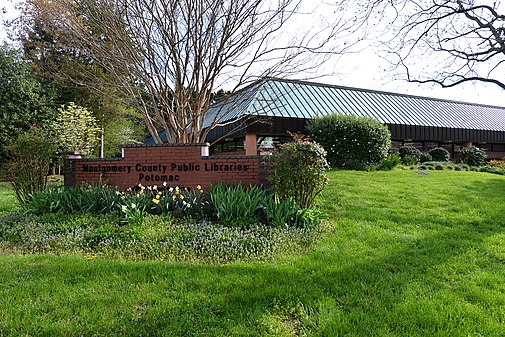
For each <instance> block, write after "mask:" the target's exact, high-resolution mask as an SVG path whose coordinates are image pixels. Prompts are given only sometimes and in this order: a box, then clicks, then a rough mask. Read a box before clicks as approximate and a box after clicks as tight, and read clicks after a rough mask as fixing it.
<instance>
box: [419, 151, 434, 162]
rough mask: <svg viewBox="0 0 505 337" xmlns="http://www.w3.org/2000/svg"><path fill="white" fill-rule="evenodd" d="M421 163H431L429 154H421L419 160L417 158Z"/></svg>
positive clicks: (431, 158)
mask: <svg viewBox="0 0 505 337" xmlns="http://www.w3.org/2000/svg"><path fill="white" fill-rule="evenodd" d="M419 161H420V162H421V163H426V162H427V161H433V157H432V156H431V154H429V153H424V152H423V153H421V158H419Z"/></svg>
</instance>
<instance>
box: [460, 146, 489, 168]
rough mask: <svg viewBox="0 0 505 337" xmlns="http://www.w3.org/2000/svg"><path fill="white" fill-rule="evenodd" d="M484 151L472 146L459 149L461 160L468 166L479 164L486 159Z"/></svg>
mask: <svg viewBox="0 0 505 337" xmlns="http://www.w3.org/2000/svg"><path fill="white" fill-rule="evenodd" d="M486 157H487V156H486V151H484V150H483V149H481V148H478V147H475V146H472V147H466V148H464V149H462V150H461V152H460V158H461V162H462V163H464V164H467V165H470V166H481V165H482V164H483V163H484V162H485V161H486Z"/></svg>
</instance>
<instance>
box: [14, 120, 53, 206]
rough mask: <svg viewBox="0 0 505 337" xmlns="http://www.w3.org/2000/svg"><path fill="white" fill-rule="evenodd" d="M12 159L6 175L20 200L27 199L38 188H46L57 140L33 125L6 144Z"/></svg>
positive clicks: (25, 200)
mask: <svg viewBox="0 0 505 337" xmlns="http://www.w3.org/2000/svg"><path fill="white" fill-rule="evenodd" d="M5 150H6V153H7V156H8V161H7V162H6V163H5V165H4V171H5V175H6V176H7V178H8V180H9V181H10V182H11V183H12V186H13V188H14V191H15V192H16V198H17V199H18V201H19V203H21V204H24V203H26V202H27V201H28V200H29V199H30V197H31V196H32V195H33V194H34V193H36V192H37V191H42V190H44V189H45V188H46V184H47V174H48V172H49V167H50V164H51V158H52V157H53V154H54V152H55V145H54V140H53V139H52V138H51V137H49V136H48V135H47V134H45V133H44V131H43V130H41V129H38V128H32V129H30V130H29V131H26V132H24V133H22V134H20V135H19V136H18V137H17V138H16V139H15V140H14V141H10V142H9V143H8V145H7V146H6V148H5Z"/></svg>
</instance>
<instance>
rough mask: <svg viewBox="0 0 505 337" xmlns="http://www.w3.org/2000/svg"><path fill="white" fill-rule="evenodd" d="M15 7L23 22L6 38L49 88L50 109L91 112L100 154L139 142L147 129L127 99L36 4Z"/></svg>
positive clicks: (112, 153)
mask: <svg viewBox="0 0 505 337" xmlns="http://www.w3.org/2000/svg"><path fill="white" fill-rule="evenodd" d="M36 2H37V1H36ZM43 2H44V0H42V1H41V2H40V3H43ZM20 6H21V7H20V10H21V12H22V17H23V19H22V20H16V21H13V22H11V23H10V25H9V28H10V35H11V37H12V38H13V39H15V40H17V41H18V42H19V43H20V44H21V45H22V48H23V52H24V54H25V56H26V58H27V59H28V60H30V65H31V71H32V73H33V74H34V76H35V77H36V78H37V79H38V80H39V81H40V82H41V83H43V84H44V85H47V86H48V87H52V88H54V91H55V93H56V97H55V100H56V106H60V105H62V104H67V103H68V102H74V103H75V104H76V105H79V106H82V107H86V108H87V109H88V110H90V111H92V112H93V115H94V117H95V118H96V119H97V121H98V124H99V126H100V128H101V136H102V137H101V144H100V145H101V146H100V149H101V151H100V155H101V156H107V157H112V156H118V155H120V154H121V151H120V148H119V146H118V145H120V144H125V143H138V142H143V141H144V140H145V139H146V133H147V129H146V127H145V124H144V122H143V119H142V116H141V115H140V113H139V112H138V111H136V110H135V109H134V108H132V107H128V102H131V101H132V98H131V97H130V96H128V95H126V96H125V95H124V93H121V92H119V91H118V90H116V89H115V88H116V86H115V85H110V82H111V78H110V74H109V73H108V72H107V71H106V70H105V69H104V68H103V67H100V66H99V65H98V64H97V63H96V62H93V61H92V60H91V59H90V58H89V57H88V56H87V55H86V54H85V53H82V52H80V51H79V50H76V49H75V48H74V47H73V46H69V45H68V44H67V43H66V41H64V40H63V39H62V38H61V37H62V34H61V33H58V31H57V29H56V28H55V27H54V25H53V24H52V23H53V19H54V18H53V16H49V15H47V13H46V12H44V11H37V10H35V9H36V8H37V6H36V5H34V6H30V5H29V4H28V3H26V4H24V5H22V4H20Z"/></svg>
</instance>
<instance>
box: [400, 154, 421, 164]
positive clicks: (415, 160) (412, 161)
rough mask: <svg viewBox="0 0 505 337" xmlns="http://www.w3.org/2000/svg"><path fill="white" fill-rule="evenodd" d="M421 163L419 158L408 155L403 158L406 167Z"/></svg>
mask: <svg viewBox="0 0 505 337" xmlns="http://www.w3.org/2000/svg"><path fill="white" fill-rule="evenodd" d="M417 163H419V158H418V157H417V156H412V155H408V156H405V157H403V158H402V164H403V165H406V166H412V165H416V164H417Z"/></svg>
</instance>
